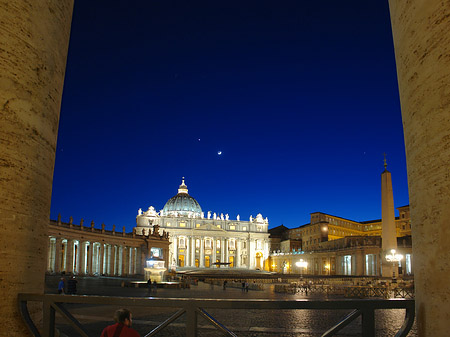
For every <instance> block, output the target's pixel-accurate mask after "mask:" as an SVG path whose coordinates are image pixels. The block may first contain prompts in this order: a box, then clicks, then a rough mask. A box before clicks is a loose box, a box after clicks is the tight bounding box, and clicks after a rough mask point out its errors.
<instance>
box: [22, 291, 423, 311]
mask: <svg viewBox="0 0 450 337" xmlns="http://www.w3.org/2000/svg"><path fill="white" fill-rule="evenodd" d="M44 299H45V300H46V301H50V302H55V303H58V302H60V303H79V304H97V305H118V304H120V305H127V306H152V307H173V308H184V307H186V306H189V307H192V306H196V307H202V308H219V309H405V308H414V300H409V299H403V298H395V299H342V300H340V299H327V300H302V299H300V300H270V299H198V298H158V297H107V296H87V295H54V294H19V300H20V301H44Z"/></svg>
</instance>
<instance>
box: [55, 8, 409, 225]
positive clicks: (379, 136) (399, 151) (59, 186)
mask: <svg viewBox="0 0 450 337" xmlns="http://www.w3.org/2000/svg"><path fill="white" fill-rule="evenodd" d="M219 151H221V153H222V154H221V155H219V154H218V153H219ZM384 152H386V154H387V161H388V169H389V170H390V171H391V172H392V177H393V188H394V202H395V205H396V207H399V206H403V205H406V204H408V202H409V201H408V191H407V178H406V161H405V150H404V143H403V130H402V121H401V113H400V103H399V97H398V88H397V79H396V69H395V59H394V50H393V42H392V35H391V27H390V21H389V9H388V2H387V0H385V1H380V0H364V1H361V0H347V1H335V0H323V1H301V0H296V1H261V0H259V1H244V0H240V1H217V0H209V1H167V0H158V1H153V0H149V1H137V0H136V1H134V0H133V1H132V0H127V1H112V0H108V1H104V0H96V1H87V0H78V1H75V8H74V14H73V22H72V32H71V40H70V47H69V56H68V61H67V71H66V80H65V86H64V94H63V101H62V107H61V118H60V126H59V136H58V145H57V152H56V164H55V173H54V180H53V196H52V208H51V218H52V219H56V217H57V215H58V213H61V216H62V220H63V221H68V219H69V216H73V218H74V222H75V223H79V221H80V219H81V218H84V220H85V224H89V223H90V221H91V220H94V222H95V223H96V226H100V224H101V223H105V225H106V227H107V229H111V228H112V225H113V224H115V225H116V226H118V228H121V227H122V226H127V230H128V231H131V230H132V228H133V227H134V225H135V218H136V214H137V210H138V209H139V208H142V209H144V210H146V209H147V208H148V207H149V206H150V205H153V206H154V207H155V208H156V209H157V210H160V209H162V208H163V206H164V204H165V203H166V201H167V200H168V199H169V198H171V197H172V196H174V195H175V194H176V193H177V188H178V185H179V184H180V183H181V177H183V176H184V177H185V178H186V184H187V186H188V188H189V194H190V195H191V196H193V197H194V198H195V199H196V200H197V201H198V202H199V203H200V206H201V207H202V209H203V211H205V213H206V212H207V211H209V210H210V211H212V212H217V213H224V214H226V213H229V215H230V218H231V219H236V215H237V214H240V216H241V219H242V220H248V218H249V216H250V215H253V216H256V214H257V213H262V215H263V216H264V217H266V216H267V217H268V218H269V223H270V227H275V226H278V225H281V224H284V225H285V226H287V227H290V228H293V227H298V226H300V225H303V224H306V223H308V222H309V219H310V213H311V212H315V211H321V212H325V213H329V214H333V215H337V216H341V217H344V218H348V219H352V220H357V221H364V220H372V219H379V218H380V217H381V185H380V182H381V178H380V174H381V172H382V171H383V169H384V168H383V153H384Z"/></svg>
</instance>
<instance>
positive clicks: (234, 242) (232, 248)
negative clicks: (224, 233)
mask: <svg viewBox="0 0 450 337" xmlns="http://www.w3.org/2000/svg"><path fill="white" fill-rule="evenodd" d="M229 249H230V250H235V249H236V241H234V240H230V247H229Z"/></svg>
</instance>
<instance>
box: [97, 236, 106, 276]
mask: <svg viewBox="0 0 450 337" xmlns="http://www.w3.org/2000/svg"><path fill="white" fill-rule="evenodd" d="M98 260H99V263H100V266H99V268H98V272H99V274H100V275H103V274H105V270H104V268H103V266H104V265H105V263H104V262H105V244H104V243H101V244H100V258H99V259H98Z"/></svg>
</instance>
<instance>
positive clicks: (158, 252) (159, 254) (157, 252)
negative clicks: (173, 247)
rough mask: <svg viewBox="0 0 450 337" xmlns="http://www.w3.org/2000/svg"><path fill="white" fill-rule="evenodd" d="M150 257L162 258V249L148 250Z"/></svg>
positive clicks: (153, 248)
mask: <svg viewBox="0 0 450 337" xmlns="http://www.w3.org/2000/svg"><path fill="white" fill-rule="evenodd" d="M150 257H162V249H161V248H156V247H152V248H150Z"/></svg>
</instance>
